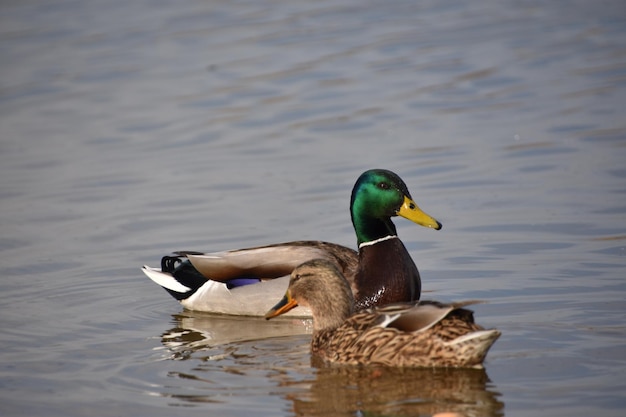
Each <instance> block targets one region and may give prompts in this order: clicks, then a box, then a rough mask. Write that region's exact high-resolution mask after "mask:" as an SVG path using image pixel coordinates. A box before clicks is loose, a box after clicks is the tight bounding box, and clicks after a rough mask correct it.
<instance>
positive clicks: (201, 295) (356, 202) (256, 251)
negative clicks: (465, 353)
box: [143, 169, 441, 316]
mask: <svg viewBox="0 0 626 417" xmlns="http://www.w3.org/2000/svg"><path fill="white" fill-rule="evenodd" d="M350 213H351V217H352V224H353V226H354V230H355V232H356V236H357V242H358V245H359V250H358V252H356V251H354V250H352V249H350V248H347V247H345V246H341V245H337V244H334V243H328V242H320V241H298V242H289V243H279V244H275V245H269V246H262V247H256V248H249V249H238V250H231V251H226V252H217V253H200V252H176V256H165V257H163V259H162V260H161V269H160V270H158V269H155V268H150V267H148V266H144V267H143V272H144V273H145V274H146V275H147V276H148V277H150V279H152V280H153V281H154V282H156V283H157V284H159V285H161V286H162V287H163V288H165V289H166V290H167V291H168V292H169V293H170V294H171V295H172V296H174V298H176V299H177V300H179V301H180V303H181V304H182V305H183V306H184V307H186V308H188V309H191V310H201V311H210V312H217V313H225V314H240V315H263V314H264V313H265V311H267V309H268V308H269V307H271V300H272V299H275V297H274V296H280V295H281V294H282V293H283V291H284V288H285V287H286V285H287V280H288V275H289V274H290V273H291V271H292V270H293V269H294V268H295V267H296V266H298V265H299V264H301V263H303V262H305V261H308V260H311V259H316V258H322V259H326V260H329V261H331V262H333V263H335V264H336V265H337V267H338V268H339V269H340V271H341V272H342V274H343V275H344V276H345V277H346V279H347V280H348V281H349V282H350V286H351V288H352V291H353V293H354V297H355V299H356V306H357V309H362V308H368V307H370V306H373V305H383V304H388V303H392V302H402V301H416V300H419V297H420V292H421V281H420V276H419V272H418V270H417V267H416V266H415V263H414V262H413V260H412V259H411V256H410V255H409V253H408V252H407V250H406V248H405V247H404V245H403V243H402V241H401V240H400V239H399V238H398V236H397V233H396V228H395V226H394V224H393V222H392V221H391V217H393V216H402V217H405V218H407V219H409V220H411V221H413V222H415V223H417V224H419V225H422V226H426V227H430V228H433V229H435V230H439V229H441V223H439V222H438V221H437V220H435V219H434V218H432V217H431V216H429V215H427V214H426V213H424V212H423V211H422V210H420V208H419V207H418V206H417V204H415V202H414V201H413V199H412V198H411V194H410V193H409V190H408V189H407V186H406V185H405V184H404V182H403V181H402V179H400V177H399V176H398V175H396V174H394V173H393V172H391V171H387V170H383V169H373V170H369V171H366V172H364V173H363V174H362V175H361V176H360V177H359V179H358V180H357V182H356V184H355V185H354V188H353V189H352V197H351V200H350ZM279 277H282V278H280V279H275V278H279ZM244 284H251V285H244ZM294 315H304V316H306V315H309V313H308V312H306V311H304V312H303V313H301V314H294Z"/></svg>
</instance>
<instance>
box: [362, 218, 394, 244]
mask: <svg viewBox="0 0 626 417" xmlns="http://www.w3.org/2000/svg"><path fill="white" fill-rule="evenodd" d="M352 224H353V225H354V231H355V232H356V239H357V244H358V245H359V247H360V246H361V245H362V244H364V243H367V242H375V241H377V240H379V239H385V238H388V237H389V236H396V235H397V232H396V226H395V225H394V224H393V222H392V221H391V219H389V218H387V219H384V220H381V219H376V218H372V217H366V216H359V215H358V213H354V212H353V213H352Z"/></svg>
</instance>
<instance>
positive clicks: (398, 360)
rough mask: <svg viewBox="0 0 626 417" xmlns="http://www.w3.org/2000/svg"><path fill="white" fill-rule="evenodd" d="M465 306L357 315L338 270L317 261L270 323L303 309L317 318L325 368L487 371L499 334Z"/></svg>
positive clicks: (407, 307)
mask: <svg viewBox="0 0 626 417" xmlns="http://www.w3.org/2000/svg"><path fill="white" fill-rule="evenodd" d="M473 303H476V301H466V302H462V303H454V304H442V303H438V302H435V301H428V302H426V301H422V302H419V303H417V304H409V303H404V304H392V305H388V306H384V307H380V308H374V309H367V310H363V311H361V312H358V313H356V314H354V311H355V306H354V296H353V294H352V291H351V289H350V285H349V284H348V282H347V281H346V280H345V278H344V277H343V276H342V274H341V272H340V271H339V269H338V268H337V267H336V266H335V265H334V264H333V263H332V262H328V261H327V260H325V259H314V260H311V261H307V262H305V263H303V264H302V265H300V266H298V267H297V268H295V269H294V270H293V272H292V273H291V279H290V280H289V287H288V289H287V292H286V293H285V296H284V297H283V298H282V299H281V301H280V302H278V304H276V305H275V306H274V307H273V308H272V309H270V310H269V311H268V312H267V313H266V315H265V318H267V319H270V318H273V317H276V316H279V315H281V314H284V313H286V312H288V311H290V310H291V309H293V308H294V307H296V306H298V305H303V306H308V307H310V309H311V312H312V314H313V338H312V341H311V352H312V354H313V355H314V356H316V357H318V358H320V359H322V360H323V362H326V363H337V364H349V365H383V366H400V367H402V366H407V367H408V366H411V367H433V366H436V367H440V366H450V367H473V368H480V367H482V362H483V360H484V359H485V356H486V355H487V351H488V350H489V348H490V347H491V345H492V344H493V343H494V342H495V341H496V339H497V338H498V337H499V336H500V332H499V331H498V330H484V329H483V328H482V327H480V326H478V325H477V324H476V323H474V318H473V313H472V312H471V311H470V310H467V309H465V308H463V307H465V306H467V305H470V304H473Z"/></svg>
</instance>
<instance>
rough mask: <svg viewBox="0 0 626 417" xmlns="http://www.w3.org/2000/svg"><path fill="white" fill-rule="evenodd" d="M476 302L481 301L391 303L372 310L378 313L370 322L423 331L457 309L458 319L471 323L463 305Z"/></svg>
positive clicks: (383, 325)
mask: <svg viewBox="0 0 626 417" xmlns="http://www.w3.org/2000/svg"><path fill="white" fill-rule="evenodd" d="M478 303H481V301H478V300H471V301H462V302H458V303H451V304H444V303H440V302H438V301H420V302H419V303H418V304H410V303H402V304H392V305H388V306H385V307H381V308H377V309H374V310H372V311H373V312H375V314H377V315H378V318H377V319H376V320H375V321H374V322H373V323H372V324H373V325H375V326H378V327H388V328H395V329H398V330H400V331H403V332H409V333H413V332H423V331H426V330H428V329H430V328H431V327H432V326H434V325H435V324H437V323H439V322H440V321H442V320H443V319H444V318H446V317H447V316H448V315H449V314H450V313H451V312H453V311H459V314H458V316H459V319H460V320H462V321H465V322H467V323H469V324H473V323H474V318H473V314H472V312H471V311H470V310H466V309H464V307H466V306H468V305H472V304H478Z"/></svg>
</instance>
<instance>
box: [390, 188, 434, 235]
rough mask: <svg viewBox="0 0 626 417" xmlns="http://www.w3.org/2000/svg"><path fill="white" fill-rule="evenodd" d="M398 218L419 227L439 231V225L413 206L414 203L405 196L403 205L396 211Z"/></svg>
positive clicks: (415, 205)
mask: <svg viewBox="0 0 626 417" xmlns="http://www.w3.org/2000/svg"><path fill="white" fill-rule="evenodd" d="M398 216H402V217H404V218H405V219H409V220H411V221H412V222H414V223H417V224H419V225H420V226H424V227H430V228H432V229H435V230H439V229H441V223H439V222H438V221H437V220H435V219H434V218H433V217H431V216H429V215H428V214H426V213H424V212H423V211H422V209H420V208H419V207H418V206H417V204H415V201H413V200H411V199H410V198H409V197H407V196H404V203H403V204H402V206H401V207H400V210H398Z"/></svg>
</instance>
